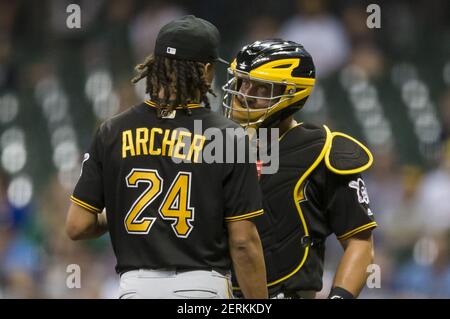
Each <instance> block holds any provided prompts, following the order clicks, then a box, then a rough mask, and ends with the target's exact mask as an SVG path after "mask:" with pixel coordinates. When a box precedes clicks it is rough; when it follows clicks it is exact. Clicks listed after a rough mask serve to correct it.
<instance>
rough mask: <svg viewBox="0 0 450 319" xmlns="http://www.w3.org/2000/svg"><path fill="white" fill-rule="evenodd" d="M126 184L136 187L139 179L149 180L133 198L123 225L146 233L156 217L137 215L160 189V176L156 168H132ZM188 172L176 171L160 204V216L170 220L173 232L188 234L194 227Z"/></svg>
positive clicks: (154, 197)
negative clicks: (134, 198)
mask: <svg viewBox="0 0 450 319" xmlns="http://www.w3.org/2000/svg"><path fill="white" fill-rule="evenodd" d="M126 183H127V187H130V188H137V187H138V185H139V183H145V184H148V186H147V188H146V189H145V190H144V192H143V193H142V194H141V196H139V198H138V199H137V200H136V201H135V202H134V204H133V205H132V206H131V208H130V210H129V211H128V213H127V215H126V216H125V229H126V230H127V232H128V233H130V234H148V233H149V232H150V229H151V228H152V226H153V224H154V222H155V220H156V217H140V215H141V214H142V212H143V211H144V210H145V208H147V206H148V205H150V204H151V203H152V202H153V201H154V200H155V199H156V198H157V197H158V196H159V195H160V194H161V192H162V188H163V179H162V178H161V176H160V175H159V173H158V171H157V170H154V169H135V168H133V169H132V170H131V172H130V174H128V176H127V177H126ZM190 199H191V173H190V172H178V174H177V176H176V177H175V179H174V180H173V182H172V185H170V188H169V190H168V191H167V193H166V196H165V197H164V200H163V201H162V203H161V205H160V206H159V209H158V213H159V215H160V216H161V218H162V219H164V220H168V221H172V229H173V231H174V232H175V235H177V236H178V237H181V238H187V237H188V236H189V234H190V232H191V230H192V229H193V228H194V226H192V224H191V222H192V221H193V220H194V208H193V207H191V206H190Z"/></svg>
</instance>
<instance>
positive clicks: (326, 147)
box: [267, 125, 332, 287]
mask: <svg viewBox="0 0 450 319" xmlns="http://www.w3.org/2000/svg"><path fill="white" fill-rule="evenodd" d="M323 127H324V129H325V132H326V134H327V135H326V140H325V144H324V146H323V148H322V151H321V152H320V154H319V156H318V157H317V158H316V160H315V161H314V163H313V164H312V165H311V166H310V167H309V168H308V169H307V170H306V172H305V173H304V174H303V175H302V176H301V177H300V179H299V180H298V182H297V184H296V185H295V188H294V193H293V194H292V195H293V197H294V202H295V205H296V207H297V211H298V215H299V217H300V220H301V222H302V226H303V230H304V233H305V236H309V230H308V226H307V225H306V220H305V216H304V215H303V211H302V208H301V207H300V203H299V198H298V189H299V188H300V186H301V185H302V184H303V182H304V181H305V179H306V178H307V177H308V176H309V174H311V172H312V171H313V170H314V169H315V168H316V167H317V166H318V165H319V164H320V162H321V161H322V159H323V158H324V157H325V154H326V153H327V151H328V150H329V149H330V146H331V138H332V137H331V131H330V129H329V128H328V127H327V126H326V125H324V126H323ZM308 253H309V246H307V247H306V248H305V253H304V255H303V258H302V260H301V261H300V264H299V265H298V266H297V267H296V268H295V269H294V270H293V271H291V272H290V273H289V274H287V275H286V276H284V277H282V278H279V279H277V280H275V281H272V282H270V283H267V287H271V286H274V285H276V284H278V283H280V282H282V281H285V280H286V279H288V278H290V277H292V276H293V275H295V274H296V273H297V272H298V271H299V270H300V269H301V268H302V267H303V265H304V264H305V261H306V258H307V257H308Z"/></svg>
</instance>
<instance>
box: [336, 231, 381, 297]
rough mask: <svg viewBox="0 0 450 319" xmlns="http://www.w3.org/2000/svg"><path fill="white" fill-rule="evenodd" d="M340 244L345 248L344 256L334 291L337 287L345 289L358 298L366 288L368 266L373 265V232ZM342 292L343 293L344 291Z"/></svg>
mask: <svg viewBox="0 0 450 319" xmlns="http://www.w3.org/2000/svg"><path fill="white" fill-rule="evenodd" d="M340 242H341V245H342V247H343V248H344V255H343V256H342V258H341V261H340V263H339V266H338V269H337V271H336V275H335V278H334V282H333V289H335V287H339V288H343V289H345V290H346V291H347V292H349V293H351V294H352V296H353V297H355V298H356V297H357V296H358V295H359V293H360V292H361V290H362V288H363V287H364V284H365V283H366V280H367V277H368V275H369V274H368V273H367V266H369V265H370V264H371V263H373V258H374V250H373V238H372V231H371V230H366V231H363V232H360V233H358V234H356V235H354V236H352V237H350V238H348V239H345V240H341V241H340ZM339 290H340V289H338V291H339ZM335 291H336V289H335ZM340 291H341V292H342V290H340ZM332 293H333V290H332ZM344 294H345V291H344ZM338 295H339V293H338ZM344 297H345V296H344Z"/></svg>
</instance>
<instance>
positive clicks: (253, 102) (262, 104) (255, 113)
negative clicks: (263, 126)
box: [230, 77, 284, 124]
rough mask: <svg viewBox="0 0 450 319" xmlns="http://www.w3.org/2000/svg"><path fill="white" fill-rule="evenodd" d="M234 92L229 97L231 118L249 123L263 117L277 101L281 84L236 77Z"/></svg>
mask: <svg viewBox="0 0 450 319" xmlns="http://www.w3.org/2000/svg"><path fill="white" fill-rule="evenodd" d="M236 84H237V85H236V89H237V91H235V94H234V95H233V97H232V99H231V114H230V115H231V116H230V117H231V118H232V119H234V120H237V121H239V122H240V123H241V124H249V123H251V122H255V121H258V120H259V119H261V118H263V117H265V115H266V114H267V112H268V111H269V109H270V107H271V106H273V105H274V104H276V103H277V102H278V101H279V97H280V95H281V94H282V93H283V91H284V87H283V86H282V85H277V84H274V83H270V82H263V81H258V80H254V79H249V78H245V77H244V78H242V77H241V78H237V79H236Z"/></svg>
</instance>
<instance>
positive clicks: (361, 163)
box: [223, 39, 377, 299]
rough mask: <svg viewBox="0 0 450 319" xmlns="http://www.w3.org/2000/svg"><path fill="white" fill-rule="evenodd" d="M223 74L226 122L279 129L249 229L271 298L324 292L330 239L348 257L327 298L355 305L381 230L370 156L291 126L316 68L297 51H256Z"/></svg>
mask: <svg viewBox="0 0 450 319" xmlns="http://www.w3.org/2000/svg"><path fill="white" fill-rule="evenodd" d="M228 71H229V72H228V73H229V80H228V81H227V83H226V84H225V85H224V87H223V90H224V91H225V95H224V101H223V108H224V112H225V115H226V116H227V117H229V118H231V119H233V120H235V121H237V122H239V123H240V124H241V125H242V126H244V127H246V128H256V129H257V128H278V129H279V154H280V158H279V170H278V172H277V173H275V174H271V175H261V176H260V186H261V188H262V192H263V206H264V210H265V212H266V213H265V214H264V215H263V216H260V217H258V218H256V219H255V222H256V225H257V228H258V232H259V234H260V236H261V240H262V243H263V249H264V257H265V261H266V270H267V283H268V288H269V294H270V296H271V297H272V298H314V297H315V294H316V292H317V291H320V290H321V289H322V275H323V263H324V253H325V245H324V242H325V239H326V238H327V237H328V236H329V235H331V234H333V233H334V234H335V235H336V237H337V239H338V240H339V242H340V243H341V245H342V247H343V249H344V254H343V256H342V259H341V260H340V263H339V266H338V268H337V270H336V273H335V277H334V281H333V288H332V290H331V292H330V294H329V298H343V299H346V298H355V297H357V296H358V295H359V293H360V291H361V289H362V287H363V285H364V283H365V281H366V278H367V272H366V269H367V266H368V265H369V264H371V263H372V260H373V258H374V252H373V243H372V229H373V228H375V227H376V226H377V224H376V222H375V221H374V219H373V214H372V212H371V210H370V208H369V197H368V194H367V189H366V187H365V184H364V180H363V178H362V176H361V173H362V172H364V171H365V170H367V169H368V168H369V167H370V166H371V164H372V161H373V158H372V155H371V153H370V151H369V150H368V149H367V148H366V147H365V146H364V145H363V144H362V143H360V142H359V141H357V140H356V139H354V138H353V137H351V136H349V135H347V134H344V133H340V132H332V131H331V130H330V129H329V128H328V127H327V126H325V125H323V126H315V125H311V124H307V123H297V122H296V121H295V120H294V119H293V114H294V113H295V112H297V111H299V110H300V109H301V108H302V107H303V105H304V104H305V102H306V100H307V99H308V97H309V95H310V94H311V92H312V89H313V87H314V83H315V68H314V63H313V59H312V57H311V55H310V54H309V53H308V52H307V51H306V50H305V48H304V47H303V46H302V45H300V44H298V43H295V42H292V41H284V40H281V39H273V40H264V41H256V42H254V43H252V44H249V45H247V46H244V47H243V48H242V49H241V51H240V52H239V53H238V54H237V56H236V58H235V59H234V61H233V62H232V64H231V66H230V67H229V69H228ZM257 138H258V136H257ZM267 147H268V148H269V150H270V144H269V145H268V146H267ZM261 165H263V166H264V165H267V163H261Z"/></svg>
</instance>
